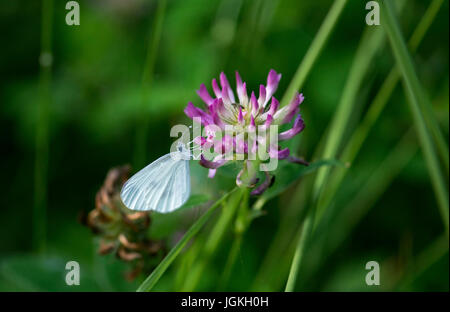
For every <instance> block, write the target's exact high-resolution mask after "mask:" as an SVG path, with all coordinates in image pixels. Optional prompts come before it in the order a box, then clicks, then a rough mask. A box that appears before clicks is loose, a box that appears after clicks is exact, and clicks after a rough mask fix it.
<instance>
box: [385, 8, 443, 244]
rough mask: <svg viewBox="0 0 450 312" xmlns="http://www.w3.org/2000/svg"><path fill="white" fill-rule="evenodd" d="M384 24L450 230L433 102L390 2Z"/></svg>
mask: <svg viewBox="0 0 450 312" xmlns="http://www.w3.org/2000/svg"><path fill="white" fill-rule="evenodd" d="M381 8H382V10H381V16H382V17H384V18H383V19H382V25H383V27H384V29H385V30H386V33H387V35H388V38H389V41H390V43H391V47H392V50H393V53H394V57H395V59H396V61H397V64H398V66H399V68H400V72H401V73H402V77H403V81H404V86H405V92H406V95H407V97H408V103H409V104H410V109H411V112H412V114H413V117H414V124H415V126H416V130H417V132H418V135H419V141H420V145H421V147H422V152H423V155H424V158H425V162H426V165H427V168H428V172H429V174H430V178H431V182H432V185H433V190H434V192H435V195H436V198H437V202H438V206H439V208H440V209H439V210H440V213H441V217H442V220H443V223H444V226H445V229H446V231H447V235H448V231H449V206H448V205H449V203H448V190H447V186H446V184H445V181H444V177H443V175H442V169H441V168H440V166H439V162H438V158H437V155H436V150H435V145H434V142H433V140H432V137H431V135H430V133H429V129H428V127H427V125H426V122H425V119H424V115H423V111H426V110H427V109H424V105H428V104H429V103H427V102H425V101H423V99H424V96H423V94H424V93H423V89H422V85H421V83H420V81H419V78H418V76H417V74H416V72H415V69H414V65H413V62H412V59H411V56H410V54H409V52H408V49H407V48H406V44H405V41H404V39H403V36H402V34H401V31H400V27H399V25H398V23H397V19H396V16H395V13H394V10H393V8H392V4H391V3H390V2H389V1H384V0H383V1H381Z"/></svg>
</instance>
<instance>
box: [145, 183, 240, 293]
mask: <svg viewBox="0 0 450 312" xmlns="http://www.w3.org/2000/svg"><path fill="white" fill-rule="evenodd" d="M235 190H236V188H234V189H232V190H231V191H229V192H228V193H226V194H225V195H223V196H222V197H221V198H220V199H219V200H217V201H216V202H215V203H214V204H213V205H212V206H211V207H210V208H209V209H208V211H207V212H205V213H204V214H203V215H202V216H201V217H200V218H199V219H198V220H197V221H196V222H195V223H194V224H193V225H192V226H191V227H190V228H189V230H188V231H187V232H186V234H184V236H183V238H182V239H181V240H180V241H179V242H178V243H177V244H176V245H175V246H174V247H173V248H172V249H171V250H170V252H169V253H168V254H167V256H166V257H165V258H164V259H163V260H162V261H161V263H160V264H159V265H158V266H157V267H156V269H155V270H154V271H153V272H152V273H151V274H150V275H149V276H148V277H147V278H146V279H145V280H144V282H143V283H142V284H141V285H140V286H139V288H138V289H137V291H139V292H141V291H150V290H151V289H152V288H153V287H154V286H155V284H156V283H157V282H158V281H159V279H160V278H161V276H162V275H163V274H164V272H165V271H166V270H167V269H168V267H169V266H170V265H171V264H172V262H173V261H174V260H175V258H176V257H177V256H178V254H179V253H180V251H181V250H182V249H183V248H184V246H186V244H187V243H188V242H189V240H190V239H191V238H192V237H194V236H195V235H196V234H197V233H198V232H199V231H200V229H201V228H202V227H203V225H204V224H205V223H206V221H208V219H209V218H210V217H211V216H212V214H213V212H214V211H215V210H216V209H217V207H219V206H220V205H221V204H222V202H223V201H224V200H225V199H226V198H227V197H228V196H229V195H230V194H232V193H233V192H234V191H235Z"/></svg>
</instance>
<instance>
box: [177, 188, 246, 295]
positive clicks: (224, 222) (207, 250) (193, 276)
mask: <svg viewBox="0 0 450 312" xmlns="http://www.w3.org/2000/svg"><path fill="white" fill-rule="evenodd" d="M246 191H247V190H244V189H243V188H242V189H239V191H238V192H236V193H234V194H233V195H234V197H231V198H230V199H229V200H228V202H227V203H226V204H225V207H224V209H223V210H222V214H221V215H220V217H219V219H218V220H217V222H216V223H215V225H214V227H213V229H212V231H211V233H208V238H207V239H206V242H205V244H204V246H203V248H199V249H198V252H199V253H200V256H201V257H198V255H196V256H197V257H195V258H194V259H195V260H196V261H195V263H194V265H193V266H192V267H191V268H190V270H189V274H188V275H187V276H186V278H185V284H184V286H183V287H182V291H187V292H189V291H194V290H195V288H196V287H197V285H198V283H199V282H200V278H201V276H202V273H203V272H204V270H205V267H206V266H207V264H208V263H209V262H210V260H211V258H212V257H213V255H214V252H215V251H216V250H217V248H218V247H219V243H220V242H221V241H222V239H223V237H224V235H225V233H226V231H227V229H228V228H229V225H230V223H231V221H232V219H233V217H234V216H235V214H236V211H237V208H238V207H239V203H240V201H241V199H242V196H243V194H244V192H246Z"/></svg>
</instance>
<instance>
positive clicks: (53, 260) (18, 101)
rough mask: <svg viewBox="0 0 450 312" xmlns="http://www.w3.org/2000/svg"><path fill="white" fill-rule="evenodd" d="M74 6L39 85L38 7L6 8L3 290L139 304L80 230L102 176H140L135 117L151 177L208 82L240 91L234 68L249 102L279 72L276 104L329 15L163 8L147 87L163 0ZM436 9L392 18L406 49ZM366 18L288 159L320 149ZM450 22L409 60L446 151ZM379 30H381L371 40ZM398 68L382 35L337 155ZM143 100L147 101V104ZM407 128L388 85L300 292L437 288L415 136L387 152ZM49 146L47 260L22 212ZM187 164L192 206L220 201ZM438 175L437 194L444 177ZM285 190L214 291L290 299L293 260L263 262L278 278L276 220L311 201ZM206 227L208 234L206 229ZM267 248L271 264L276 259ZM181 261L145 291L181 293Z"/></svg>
mask: <svg viewBox="0 0 450 312" xmlns="http://www.w3.org/2000/svg"><path fill="white" fill-rule="evenodd" d="M78 2H79V4H80V8H81V12H80V13H81V14H80V17H81V18H80V22H81V25H80V26H68V25H66V23H65V14H66V13H67V11H66V10H65V4H66V1H60V0H55V1H53V5H52V7H53V13H52V14H51V15H50V16H51V19H50V20H51V25H52V28H51V35H52V38H51V53H52V56H53V64H52V68H51V75H47V74H45V70H44V74H43V73H42V72H40V71H41V70H40V66H39V55H40V53H41V25H42V4H41V1H23V0H21V1H2V2H1V4H0V16H1V19H0V23H1V28H2V29H3V31H2V34H3V36H2V39H1V40H2V46H1V49H0V55H1V57H0V68H1V71H2V75H1V77H0V80H1V91H0V101H1V106H0V121H1V124H0V125H1V131H2V136H1V139H0V140H1V146H2V154H1V157H2V161H1V162H0V166H1V172H2V179H1V180H0V183H1V185H0V188H1V190H2V196H1V197H0V204H1V208H0V209H1V210H0V237H1V238H0V290H2V291H15V290H18V291H32V290H43V291H58V290H62V291H73V290H75V291H79V290H88V291H91V290H92V291H109V290H127V291H134V290H136V288H137V287H138V285H139V283H140V282H141V281H142V278H143V276H141V277H140V278H138V279H137V280H135V281H133V282H129V281H126V280H125V279H124V278H123V273H124V271H126V270H127V268H128V266H127V264H125V263H122V262H121V261H119V260H118V259H116V258H115V257H114V256H113V255H109V256H99V255H97V253H96V248H97V246H96V239H95V238H94V236H93V235H92V233H91V232H90V230H89V229H88V228H86V227H84V226H82V225H81V224H80V222H79V218H78V216H79V214H80V213H81V212H82V211H86V212H87V211H89V210H91V209H92V208H93V207H94V198H95V194H96V192H97V190H98V189H99V188H100V186H101V185H102V183H103V180H104V178H105V175H106V173H107V171H108V170H109V169H110V168H111V167H114V166H117V165H122V164H126V163H130V164H135V159H136V150H137V147H136V137H137V133H138V132H139V131H141V130H140V129H142V127H143V124H144V123H145V122H143V118H142V116H147V118H148V137H147V140H146V142H147V144H146V146H145V149H146V155H145V163H149V162H151V161H152V160H154V159H156V158H157V157H159V156H160V155H162V154H165V153H167V151H168V150H169V147H170V145H171V144H172V142H173V140H174V139H173V138H170V137H169V131H170V128H171V127H172V126H173V125H175V124H179V123H184V124H188V123H189V122H190V120H188V118H187V117H186V116H185V115H184V113H183V109H184V107H185V105H186V104H187V102H189V101H192V102H194V104H196V105H200V102H201V101H200V99H199V98H198V97H197V95H196V93H195V90H196V89H198V87H199V85H200V84H201V83H205V84H206V85H207V87H208V88H209V89H210V81H211V79H212V78H214V77H218V75H219V74H220V72H221V71H224V72H225V73H226V74H227V75H228V77H229V80H230V83H231V85H233V86H234V84H235V81H234V71H235V70H238V71H239V72H240V74H241V76H242V77H243V79H244V81H247V90H257V89H258V86H259V84H260V83H265V80H266V76H267V73H268V72H269V70H270V69H271V68H273V69H275V70H276V71H278V72H280V73H282V74H283V78H282V79H281V82H280V85H279V88H278V91H277V93H276V94H275V96H276V97H277V98H278V99H281V97H282V95H283V93H284V91H285V90H286V88H287V86H288V85H289V82H290V81H291V79H292V78H293V76H294V74H295V72H296V70H297V67H298V65H299V63H300V62H301V60H302V58H303V57H304V55H305V53H306V51H307V50H308V47H309V46H310V44H311V42H312V40H313V39H314V37H315V35H316V33H317V31H318V29H319V27H320V25H321V23H322V21H323V19H324V18H325V15H326V14H327V12H328V10H329V8H330V6H331V4H332V2H333V1H331V0H328V1H325V0H320V1H290V0H272V1H267V0H251V1H244V0H218V1H200V0H190V1H175V0H172V1H168V3H167V7H166V8H165V12H164V16H163V20H162V24H161V37H160V41H159V45H158V47H157V53H156V58H155V66H154V70H153V73H154V74H153V75H151V79H146V78H144V79H143V73H144V71H145V66H146V65H145V64H147V65H148V63H146V55H147V54H148V49H149V45H151V38H152V29H153V25H154V21H155V18H156V11H157V2H156V1H150V0H148V1H145V0H127V1H120V0H103V1H87V0H81V1H78ZM394 2H395V1H394ZM430 2H431V1H407V3H406V5H405V6H404V8H403V10H402V11H401V13H399V20H400V24H401V27H402V31H403V34H404V36H405V38H409V37H410V35H411V33H412V32H413V30H414V29H415V27H416V25H417V24H418V23H419V21H420V19H421V18H422V16H423V14H424V12H425V11H426V9H427V7H428V5H429V4H430ZM365 4H366V1H349V2H348V3H347V5H346V6H345V8H344V10H343V13H342V16H341V17H340V19H339V20H338V22H337V25H336V27H335V29H334V31H333V33H332V34H331V35H330V38H329V41H328V43H327V44H326V45H325V47H324V49H323V51H322V53H321V55H320V56H319V58H318V59H317V62H316V64H315V65H314V67H313V68H312V69H311V72H310V74H309V76H308V77H307V79H306V81H305V83H304V85H303V87H302V89H301V92H303V94H304V95H305V98H306V100H305V102H304V103H303V104H302V114H303V116H304V119H305V123H306V129H305V131H304V132H303V133H302V134H301V137H300V148H299V151H298V153H297V154H298V155H300V156H303V157H305V158H306V159H308V160H311V161H314V160H316V159H317V156H316V155H314V151H315V150H316V149H317V148H318V145H319V142H320V140H321V137H322V136H323V135H324V133H325V131H326V129H327V127H329V125H330V120H331V119H332V117H333V115H334V114H335V111H336V107H337V105H338V103H339V100H340V98H341V96H342V90H343V88H344V85H345V82H346V79H347V77H348V75H349V70H350V67H351V65H352V62H353V60H354V57H355V51H356V49H357V47H358V44H359V42H360V39H361V36H362V34H363V31H364V29H365V28H366V24H365V15H366V13H367V10H365ZM448 10H449V3H448V1H444V2H443V5H442V7H441V8H440V9H439V11H438V12H437V15H436V17H435V18H434V20H433V22H432V24H431V26H430V28H429V30H428V31H427V33H426V34H425V36H424V39H423V42H422V43H421V44H420V46H419V48H418V49H417V51H416V52H415V53H413V59H414V62H415V65H416V70H417V73H418V76H419V77H420V81H421V82H422V84H423V86H424V89H425V91H426V94H427V95H428V97H429V98H430V100H431V102H432V103H433V108H434V111H435V116H436V118H437V120H438V121H439V128H440V129H441V131H442V132H443V134H444V136H445V138H446V139H448V132H449V119H448V113H449V93H448V90H449V63H448V57H449V45H448V29H449V24H448ZM373 27H377V26H373ZM44 29H45V27H44ZM378 29H379V30H378V31H383V30H382V27H381V26H379V27H378ZM44 41H45V40H44ZM44 44H45V43H44ZM394 64H395V60H394V58H393V55H392V52H391V48H390V47H389V43H388V42H387V40H386V39H385V38H383V41H382V47H381V49H380V51H379V53H377V54H376V55H375V56H374V58H373V60H372V61H371V63H370V66H369V68H368V71H367V74H366V75H365V77H364V79H363V81H362V83H361V87H360V88H359V89H358V91H357V97H356V100H355V103H356V104H355V108H356V109H355V110H354V111H353V112H352V115H351V118H350V121H349V123H348V125H346V133H345V136H344V139H343V143H345V142H347V141H348V138H349V137H350V135H351V133H352V131H354V129H355V128H356V126H357V125H358V123H359V122H360V120H361V119H362V117H363V116H364V114H365V113H366V112H367V110H368V106H369V104H370V103H371V100H372V99H373V98H374V97H375V96H376V94H377V92H378V90H379V88H380V85H381V84H382V82H383V81H384V79H385V77H386V76H387V74H388V73H389V71H390V70H391V68H392V67H393V66H394ZM47 78H48V79H49V80H48V81H49V84H48V86H49V89H48V90H49V92H48V93H46V91H45V90H46V88H45V85H46V81H47V80H46V79H47ZM143 80H144V83H143ZM143 89H145V90H146V91H145V92H147V93H146V94H147V95H148V96H146V97H144V99H145V100H144V101H143V100H142V99H143V97H142V94H143ZM210 90H211V89H210ZM42 103H44V105H46V106H47V108H48V111H47V113H48V115H47V116H48V120H46V119H45V118H44V119H39V107H40V105H42ZM44 107H45V106H44ZM44 114H45V113H44ZM412 120H413V119H412V115H411V112H410V110H409V107H408V104H407V100H406V97H405V92H404V90H403V87H402V85H401V83H399V84H398V85H397V86H396V88H395V90H394V92H393V95H392V96H391V98H390V99H389V102H388V103H387V105H386V108H385V109H384V111H383V112H382V114H381V116H380V118H379V120H377V122H376V124H375V125H374V127H373V128H372V129H371V131H370V133H369V136H368V138H367V140H366V141H365V143H364V145H363V146H362V149H361V151H360V153H359V154H358V156H357V158H356V159H355V161H354V162H353V163H352V164H351V167H350V168H349V169H347V170H348V173H347V175H346V177H345V180H344V181H343V183H342V187H341V188H340V189H339V190H338V192H337V196H336V198H335V200H334V202H333V208H334V209H332V210H330V213H328V214H326V217H325V218H324V220H325V221H324V222H323V224H322V225H321V227H319V229H320V230H319V231H316V234H315V242H317V244H314V248H312V249H311V252H308V255H307V257H306V262H305V265H304V266H303V267H302V270H301V278H300V277H299V280H298V283H297V287H296V289H297V290H308V291H310V290H319V291H351V290H358V291H378V290H412V291H432V290H433V291H443V290H444V291H448V289H449V272H448V268H449V261H448V259H449V255H448V241H447V239H446V238H445V234H444V233H445V228H444V226H443V223H442V220H441V218H440V216H439V210H438V207H437V203H436V200H435V196H434V193H433V190H432V186H431V182H430V178H429V175H428V172H427V169H426V165H425V163H424V160H423V156H422V154H421V153H420V150H419V148H418V146H419V143H418V139H417V135H416V134H415V133H414V132H413V133H412V134H411V135H410V136H409V137H408V139H407V140H406V141H405V142H406V143H404V144H403V145H401V149H400V150H399V151H397V150H395V147H396V146H397V143H398V142H399V141H400V140H401V138H402V137H403V136H404V134H405V133H406V132H407V131H408V129H409V128H410V127H411V126H412V125H413V121H412ZM47 122H48V123H47ZM40 127H44V131H42V129H41V130H40V129H39V128H40ZM45 129H48V131H45ZM42 133H43V136H42V137H40V135H41V134H42ZM42 138H43V139H42ZM40 140H41V141H40ZM46 140H47V141H48V170H45V167H44V169H43V172H44V173H45V172H48V174H47V177H46V178H45V176H44V178H43V181H47V182H46V183H44V187H42V188H40V189H39V190H40V191H41V192H43V193H45V194H47V195H46V199H45V196H42V197H39V196H38V197H37V198H44V199H43V203H44V206H46V207H47V215H46V216H43V217H42V218H43V219H44V220H46V235H45V246H44V244H42V242H40V243H39V242H38V243H37V245H36V244H35V243H34V242H36V237H35V234H34V232H33V220H34V222H36V217H33V206H34V201H35V200H36V196H35V172H36V171H35V170H36V169H35V168H36V164H39V162H36V157H37V153H36V150H37V149H36V144H38V145H39V144H41V143H42V142H44V143H43V145H44V146H45V141H46ZM39 142H41V143H39ZM393 151H396V152H397V154H395V157H396V158H395V159H396V160H395V162H394V163H395V169H394V168H391V167H389V165H392V161H391V162H388V163H385V161H386V159H388V157H390V155H391V154H392V153H393ZM191 168H192V171H193V174H192V175H193V177H192V183H193V186H192V189H193V193H195V194H208V195H211V197H215V196H217V195H218V194H220V193H221V192H223V191H226V190H228V189H230V188H231V187H232V184H233V181H234V179H233V178H232V177H227V176H225V175H218V176H217V177H216V178H215V179H214V180H208V179H207V177H206V170H204V169H203V168H201V167H200V166H199V165H198V164H197V163H195V162H192V164H191ZM135 169H138V168H135ZM219 171H220V170H219ZM444 176H445V179H446V182H447V183H448V172H444ZM307 179H309V176H308V177H305V178H304V179H301V180H300V182H299V183H300V184H301V183H303V182H305V183H306V180H307ZM210 182H211V183H210ZM45 185H46V186H45ZM294 190H298V188H296V186H293V187H291V188H290V189H289V191H286V192H284V193H283V194H282V195H281V196H278V197H276V198H274V199H273V200H271V201H269V202H268V203H267V204H266V205H265V206H264V208H263V209H264V211H265V214H264V215H263V216H261V217H259V218H257V219H255V221H254V222H253V223H252V224H251V226H250V228H249V229H248V231H247V232H246V233H245V236H244V240H243V246H242V247H241V249H240V251H239V255H238V259H237V261H236V265H235V266H234V269H233V272H232V275H231V278H230V282H229V284H228V285H227V287H226V288H225V290H239V291H247V290H272V291H280V290H283V289H284V283H285V280H286V278H287V275H286V269H284V271H283V270H281V271H279V270H278V269H279V268H278V263H277V261H278V260H280V259H281V260H283V259H284V261H288V264H289V261H290V259H291V256H292V248H291V249H290V251H289V252H285V251H283V249H281V250H280V251H279V254H276V255H271V256H270V257H272V258H273V257H276V261H275V263H273V262H274V261H273V260H272V264H271V260H270V258H269V260H267V253H268V250H269V247H270V246H271V244H274V239H275V237H278V239H280V240H281V241H284V242H287V243H288V244H289V242H291V241H292V240H293V239H294V236H293V234H292V233H291V232H292V231H291V232H289V231H287V233H285V232H284V230H285V229H284V228H283V226H284V225H285V224H286V223H285V222H283V221H282V220H286V218H287V219H289V218H290V216H292V213H294V216H295V215H297V214H298V212H301V211H302V210H303V209H304V207H305V204H306V203H305V201H300V200H299V201H298V205H296V203H295V201H294V203H292V198H298V197H301V196H302V194H298V193H297V194H296V192H294ZM294 196H295V197H294ZM295 200H297V199H295ZM287 203H290V204H289V205H288V204H287ZM288 206H289V207H290V208H288ZM292 207H294V208H295V209H293V208H292ZM349 207H350V208H349ZM199 209H200V208H193V209H191V210H189V211H183V212H180V213H175V214H174V215H172V216H157V215H155V216H154V218H153V223H154V224H153V225H152V226H151V229H152V232H151V233H152V235H153V236H154V237H161V238H164V239H165V240H166V242H167V245H168V246H169V248H170V246H172V244H173V242H174V241H175V239H176V237H179V236H180V234H181V233H182V232H183V230H185V229H186V228H187V227H188V226H189V224H190V223H191V222H192V221H193V220H194V219H195V218H196V217H197V216H198V215H199V214H200V213H201V210H199ZM344 209H350V210H348V211H349V213H347V214H340V212H341V211H343V210H344ZM352 209H355V211H353V210H352ZM293 211H294V212H293ZM297 211H298V212H297ZM291 219H292V218H291ZM295 220H296V219H295V218H294V219H293V221H292V226H294V227H295V226H297V224H296V223H295ZM353 220H356V221H355V222H353ZM41 221H42V220H41ZM41 221H37V222H41ZM352 222H353V223H352ZM153 226H154V227H153ZM207 231H208V227H207V228H205V229H204V232H206V233H207ZM294 232H295V231H294ZM277 233H278V234H277ZM330 233H346V235H345V237H344V239H343V240H342V242H340V243H338V244H337V245H335V246H334V247H333V248H331V247H330V246H332V245H333V242H332V239H331V238H333V237H336V235H334V234H330ZM330 237H331V238H330ZM232 240H233V235H232V233H228V235H227V236H226V238H225V240H224V242H223V244H221V246H220V248H219V250H218V251H217V252H216V254H215V255H214V257H213V261H211V262H209V264H208V266H207V268H206V269H205V271H204V274H203V275H202V277H201V281H200V283H199V285H198V288H197V289H198V290H215V285H216V281H217V278H218V276H219V275H220V273H221V272H222V270H223V267H224V263H225V261H226V258H227V255H228V253H229V249H230V246H231V242H232ZM330 241H331V243H330ZM39 244H40V245H39ZM275 244H277V243H276V241H275ZM316 245H317V246H319V247H317V246H316ZM39 246H40V247H39ZM320 246H321V247H320ZM316 247H317V248H316ZM271 248H272V250H273V248H275V250H276V246H275V247H273V246H272V247H271ZM182 257H183V254H181V255H180V257H179V259H177V262H175V263H174V265H172V267H171V268H169V271H168V272H167V273H166V274H165V275H164V276H163V277H162V279H161V281H160V282H159V284H158V285H157V287H156V290H179V289H177V288H176V287H175V286H174V282H173V280H174V279H176V276H177V268H178V267H179V263H178V262H179V261H180V259H181V258H182ZM286 259H287V260H286ZM70 260H76V261H78V262H79V263H80V266H81V285H80V286H73V287H69V286H66V285H65V283H64V276H65V273H66V271H65V263H66V262H67V261H70ZM371 260H376V261H378V262H379V263H380V266H381V276H382V277H381V286H379V287H369V286H367V285H366V284H365V280H364V278H365V274H366V272H367V271H366V270H365V264H366V262H368V261H371ZM282 262H283V261H280V263H282ZM280 265H281V264H280ZM287 268H288V267H287Z"/></svg>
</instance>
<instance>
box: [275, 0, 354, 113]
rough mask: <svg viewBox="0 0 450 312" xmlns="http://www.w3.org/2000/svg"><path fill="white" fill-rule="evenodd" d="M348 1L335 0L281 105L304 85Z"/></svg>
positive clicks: (285, 103)
mask: <svg viewBox="0 0 450 312" xmlns="http://www.w3.org/2000/svg"><path fill="white" fill-rule="evenodd" d="M346 3H347V0H335V1H334V3H333V6H332V7H331V8H330V10H329V11H328V14H327V16H326V17H325V19H324V21H323V23H322V25H321V26H320V29H319V31H318V32H317V35H316V36H315V37H314V40H313V42H312V43H311V46H310V47H309V49H308V51H307V52H306V54H305V57H304V58H303V60H302V62H301V63H300V65H299V67H298V69H297V71H296V73H295V75H294V78H293V79H292V80H291V83H290V84H289V86H288V88H287V90H286V92H285V94H284V96H283V98H282V100H281V103H280V104H281V107H282V106H285V105H287V104H288V103H289V101H290V100H291V99H292V97H293V96H294V94H295V92H296V91H297V90H299V89H301V87H302V86H303V83H304V82H305V79H306V77H307V76H308V74H309V72H310V70H311V68H312V67H313V65H314V63H315V62H316V60H317V58H318V57H319V55H320V52H321V51H322V49H323V47H324V45H325V43H326V42H327V40H328V37H329V36H330V34H331V32H332V31H333V29H334V26H335V25H336V22H337V20H338V18H339V16H340V15H341V13H342V10H343V9H344V7H345V4H346Z"/></svg>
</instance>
